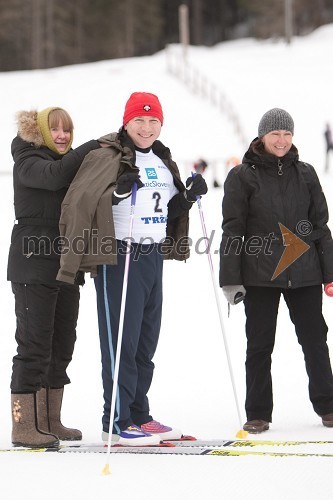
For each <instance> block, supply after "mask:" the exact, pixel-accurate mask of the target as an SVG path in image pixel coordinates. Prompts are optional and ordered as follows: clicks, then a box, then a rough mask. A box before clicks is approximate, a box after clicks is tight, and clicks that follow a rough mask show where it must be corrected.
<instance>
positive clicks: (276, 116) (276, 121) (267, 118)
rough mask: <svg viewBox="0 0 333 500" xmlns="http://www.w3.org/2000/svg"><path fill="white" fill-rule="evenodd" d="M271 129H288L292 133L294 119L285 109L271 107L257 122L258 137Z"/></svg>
mask: <svg viewBox="0 0 333 500" xmlns="http://www.w3.org/2000/svg"><path fill="white" fill-rule="evenodd" d="M272 130H288V132H291V133H292V135H294V120H293V119H292V117H291V116H290V114H289V113H287V111H285V110H284V109H280V108H273V109H270V110H269V111H267V112H266V113H265V114H264V116H263V117H262V118H261V120H260V122H259V127H258V137H262V136H263V135H266V134H268V132H272Z"/></svg>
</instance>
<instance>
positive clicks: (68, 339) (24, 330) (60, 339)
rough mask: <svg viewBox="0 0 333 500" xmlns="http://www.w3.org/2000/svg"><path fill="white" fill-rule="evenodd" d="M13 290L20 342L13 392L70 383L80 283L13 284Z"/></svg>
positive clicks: (57, 386)
mask: <svg viewBox="0 0 333 500" xmlns="http://www.w3.org/2000/svg"><path fill="white" fill-rule="evenodd" d="M12 290H13V293H14V296H15V313H16V334H15V338H16V342H17V355H16V356H14V358H13V372H12V381H11V391H12V393H20V392H35V391H38V390H39V389H40V388H41V387H42V386H43V387H52V388H59V387H63V386H64V385H65V384H69V383H70V380H69V378H68V376H67V373H66V369H67V367H68V365H69V363H70V361H71V359H72V355H73V351H74V344H75V341H76V323H77V317H78V312H79V300H80V291H79V286H78V285H69V284H66V283H59V285H46V284H36V285H31V284H24V283H12Z"/></svg>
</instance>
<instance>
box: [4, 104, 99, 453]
mask: <svg viewBox="0 0 333 500" xmlns="http://www.w3.org/2000/svg"><path fill="white" fill-rule="evenodd" d="M17 122H18V135H17V137H15V138H14V140H13V142H12V155H13V159H14V171H13V180H14V207H15V218H16V222H15V225H14V228H13V232H12V238H11V245H10V250H9V260H8V274H7V278H8V280H9V281H11V282H12V290H13V293H14V296H15V313H16V335H15V338H16V341H17V345H18V347H17V354H16V356H14V358H13V371H12V380H11V392H12V422H13V428H12V442H13V444H14V445H19V446H36V447H39V446H47V447H49V446H54V445H57V444H58V442H59V441H58V440H59V439H61V440H77V439H81V438H82V434H81V431H79V430H77V429H68V428H66V427H64V426H63V425H62V424H61V421H60V410H61V404H62V396H63V389H64V385H65V384H68V383H70V380H69V378H68V376H67V373H66V369H67V366H68V364H69V363H70V361H71V359H72V354H73V350H74V344H75V340H76V323H77V317H78V311H79V284H82V279H81V282H80V276H78V277H77V283H76V284H74V285H69V284H66V283H64V284H63V283H59V282H58V281H56V275H57V272H58V269H59V262H60V252H59V228H58V223H59V218H60V211H61V203H62V200H63V198H64V196H65V194H66V191H67V188H68V186H69V184H70V182H71V181H72V179H73V178H74V176H75V174H76V172H77V170H78V169H79V167H80V165H81V163H82V161H83V159H84V157H85V155H86V154H87V153H89V152H90V151H92V150H93V149H97V148H99V147H100V145H99V143H98V142H97V141H95V140H91V141H88V142H86V143H85V144H82V145H81V146H79V147H78V148H76V149H71V144H72V141H73V123H72V120H71V117H70V116H69V115H68V113H67V112H66V111H65V110H63V109H61V108H47V109H45V110H43V111H41V112H37V111H21V112H19V113H18V114H17Z"/></svg>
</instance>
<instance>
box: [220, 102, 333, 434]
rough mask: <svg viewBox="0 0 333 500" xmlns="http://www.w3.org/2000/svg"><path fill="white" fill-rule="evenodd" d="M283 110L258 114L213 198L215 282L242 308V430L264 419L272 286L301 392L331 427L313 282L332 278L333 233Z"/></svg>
mask: <svg viewBox="0 0 333 500" xmlns="http://www.w3.org/2000/svg"><path fill="white" fill-rule="evenodd" d="M293 134H294V123H293V119H292V117H291V116H290V114H289V113H287V112H286V111H284V110H283V109H279V108H274V109H271V110H269V111H267V113H265V114H264V116H263V117H262V119H261V121H260V123H259V130H258V137H257V138H256V139H255V140H254V141H253V142H252V143H251V144H250V147H249V149H248V151H247V152H246V154H245V156H244V159H243V163H242V164H241V165H239V166H237V167H235V168H233V169H232V170H231V171H230V173H229V175H228V177H227V179H226V181H225V187H224V189H225V191H224V198H223V204H222V208H223V223H222V229H223V235H222V242H221V248H220V286H221V287H222V289H223V292H224V294H225V296H226V298H227V300H228V302H229V303H230V304H232V305H234V304H236V303H237V302H239V301H241V300H242V299H244V304H245V313H246V319H247V320H246V336H247V352H246V387H247V393H246V403H245V408H246V414H247V420H248V421H247V422H246V423H245V425H244V429H245V430H247V431H248V432H252V433H259V432H263V431H265V430H268V428H269V422H271V419H272V410H273V394H272V379H271V355H272V352H273V348H274V340H275V330H276V321H277V314H278V307H279V301H280V296H281V294H282V295H283V297H284V299H285V301H286V304H287V306H288V308H289V313H290V318H291V320H292V322H293V323H294V326H295V330H296V334H297V338H298V342H299V343H300V345H301V346H302V349H303V353H304V359H305V365H306V370H307V373H308V377H309V395H310V400H311V402H312V405H313V408H314V411H315V412H316V413H317V414H318V415H320V416H321V418H322V423H323V425H325V426H327V427H333V377H332V370H331V364H330V359H329V352H328V347H327V342H326V341H327V331H328V328H327V325H326V323H325V320H324V318H323V315H322V284H326V283H331V282H332V281H333V240H332V236H331V233H330V230H329V228H328V227H327V222H328V209H327V204H326V200H325V196H324V194H323V191H322V188H321V186H320V183H319V180H318V177H317V174H316V172H315V170H314V168H313V167H312V166H311V165H308V164H306V163H304V162H301V161H300V160H299V158H298V152H297V149H296V147H295V146H294V145H293V142H292V141H293Z"/></svg>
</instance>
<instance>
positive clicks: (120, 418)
mask: <svg viewBox="0 0 333 500" xmlns="http://www.w3.org/2000/svg"><path fill="white" fill-rule="evenodd" d="M163 121H164V118H163V111H162V106H161V103H160V101H159V99H158V97H157V96H156V95H154V94H151V93H148V92H134V93H133V94H132V95H131V96H130V97H129V99H128V100H127V102H126V105H125V110H124V115H123V123H122V126H121V127H120V129H119V131H118V132H114V133H111V134H109V135H107V136H105V137H103V138H101V139H100V140H101V142H102V143H105V144H107V145H109V146H110V147H109V148H107V149H105V150H100V151H93V152H92V153H91V154H89V155H88V156H87V158H86V159H85V161H84V162H83V164H82V166H81V168H80V170H79V172H78V174H77V176H76V178H75V180H74V182H73V183H72V184H71V187H70V188H69V190H68V193H67V195H66V198H65V200H64V203H63V212H62V216H61V220H60V225H61V227H62V229H61V232H62V235H63V236H65V237H66V238H67V239H68V240H69V241H72V239H74V238H75V237H77V236H78V235H82V233H83V231H84V230H86V231H88V232H90V230H91V229H93V230H94V232H95V236H97V237H98V238H99V239H100V240H101V241H102V240H103V239H104V238H108V240H107V241H109V245H108V252H105V251H103V247H100V248H97V249H96V245H95V246H94V248H93V247H90V244H93V241H92V240H91V239H90V240H89V241H87V245H86V248H85V251H84V255H83V254H81V255H78V254H74V253H73V252H68V253H65V254H64V255H63V256H62V258H61V268H60V271H59V273H58V279H59V280H63V281H65V282H68V283H71V282H73V278H74V276H75V273H76V272H77V270H78V269H80V268H81V267H82V268H83V269H84V270H85V271H86V272H88V271H91V272H92V274H93V275H94V276H95V287H96V294H97V311H98V323H99V336H100V346H101V358H102V379H103V389H104V412H103V417H102V425H103V432H102V439H103V440H105V441H107V440H108V439H109V429H110V431H111V432H112V434H113V435H112V441H113V442H116V443H118V444H119V445H123V446H148V445H155V444H158V443H159V441H160V440H163V439H178V438H180V437H181V435H182V432H181V430H179V429H176V428H174V427H172V426H170V425H165V424H162V423H160V422H159V421H156V420H155V419H154V418H153V417H152V416H151V414H150V408H149V401H148V396H147V393H148V390H149V388H150V385H151V382H152V379H153V373H154V363H153V356H154V354H155V351H156V348H157V344H158V339H159V333H160V326H161V317H162V299H163V297H162V290H163V283H162V277H163V261H164V259H176V260H180V261H184V260H186V259H187V258H188V257H189V248H188V237H187V236H188V226H189V210H190V209H191V207H192V206H193V204H194V203H195V202H196V200H197V196H201V195H203V194H205V193H206V192H207V185H206V182H205V180H204V179H203V177H202V175H201V174H198V175H197V176H196V177H189V178H188V179H187V180H186V187H185V186H184V184H183V183H182V181H181V178H180V174H179V170H178V167H177V165H176V163H175V162H174V161H173V160H172V158H171V154H170V151H169V149H168V148H167V147H165V146H164V144H162V142H160V141H159V140H158V138H159V136H160V133H161V129H162V125H163ZM134 184H137V188H138V192H137V196H136V204H135V213H134V221H133V231H132V236H131V242H132V246H131V248H132V252H131V254H130V266H129V275H128V287H127V294H126V308H125V312H124V324H123V338H122V347H121V358H120V365H119V378H118V385H117V391H116V394H114V396H116V405H115V412H114V415H111V414H110V410H111V396H112V393H113V378H114V371H115V358H116V347H117V339H118V330H119V321H120V310H121V309H120V306H121V299H122V286H123V279H124V272H125V261H126V253H127V240H128V237H129V220H130V214H131V194H132V188H133V186H134ZM93 249H94V252H92V251H89V250H93Z"/></svg>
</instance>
